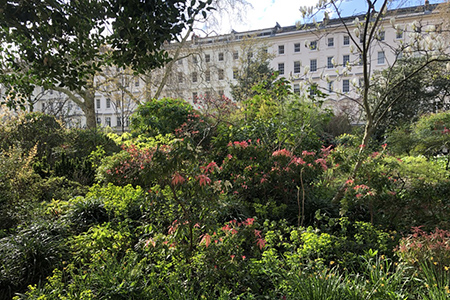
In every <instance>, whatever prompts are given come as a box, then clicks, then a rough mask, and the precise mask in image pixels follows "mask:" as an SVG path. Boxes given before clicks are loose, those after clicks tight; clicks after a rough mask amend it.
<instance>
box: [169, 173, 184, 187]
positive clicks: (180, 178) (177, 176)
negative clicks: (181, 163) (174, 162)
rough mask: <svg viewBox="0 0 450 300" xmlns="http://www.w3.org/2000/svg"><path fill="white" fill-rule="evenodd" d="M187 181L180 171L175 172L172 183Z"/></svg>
mask: <svg viewBox="0 0 450 300" xmlns="http://www.w3.org/2000/svg"><path fill="white" fill-rule="evenodd" d="M184 181H185V179H184V177H183V176H181V175H180V173H178V172H175V174H173V176H172V185H178V184H183V183H184Z"/></svg>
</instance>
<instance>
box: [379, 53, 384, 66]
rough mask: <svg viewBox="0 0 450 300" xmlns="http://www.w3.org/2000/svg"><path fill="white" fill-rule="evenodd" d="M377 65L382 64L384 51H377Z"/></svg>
mask: <svg viewBox="0 0 450 300" xmlns="http://www.w3.org/2000/svg"><path fill="white" fill-rule="evenodd" d="M378 64H379V65H382V64H384V51H378Z"/></svg>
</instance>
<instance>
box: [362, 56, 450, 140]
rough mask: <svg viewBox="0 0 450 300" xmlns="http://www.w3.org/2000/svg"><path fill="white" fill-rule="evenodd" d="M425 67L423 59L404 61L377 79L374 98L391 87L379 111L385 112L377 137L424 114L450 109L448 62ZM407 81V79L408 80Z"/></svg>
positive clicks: (376, 77) (374, 85)
mask: <svg viewBox="0 0 450 300" xmlns="http://www.w3.org/2000/svg"><path fill="white" fill-rule="evenodd" d="M422 65H424V59H423V58H410V59H403V60H401V61H400V63H399V64H397V66H395V67H394V68H388V69H386V70H384V71H382V72H381V73H380V74H377V76H375V82H374V83H373V89H371V93H373V96H372V97H374V98H377V97H379V96H378V95H379V94H380V93H381V94H383V91H384V90H386V83H387V82H388V83H389V84H390V85H391V86H392V87H395V88H393V89H392V91H391V93H390V94H388V95H387V101H385V103H384V104H383V105H382V107H380V108H378V109H380V111H382V112H383V111H384V110H386V113H385V115H384V117H383V120H382V122H380V124H379V125H378V128H377V132H376V135H377V136H378V137H380V138H381V137H382V135H384V134H385V133H386V131H388V130H389V129H392V128H395V127H398V126H404V125H409V124H411V123H412V122H416V121H417V120H418V119H419V118H420V116H421V115H423V114H428V113H435V112H438V111H445V110H447V109H449V108H450V107H449V105H448V103H447V101H445V97H446V95H448V92H449V90H450V77H449V74H448V73H446V72H445V71H443V70H445V62H438V61H436V62H432V63H429V64H426V66H425V67H424V68H423V69H422V70H421V71H420V72H417V69H418V68H419V67H420V66H422ZM405 78H407V80H405Z"/></svg>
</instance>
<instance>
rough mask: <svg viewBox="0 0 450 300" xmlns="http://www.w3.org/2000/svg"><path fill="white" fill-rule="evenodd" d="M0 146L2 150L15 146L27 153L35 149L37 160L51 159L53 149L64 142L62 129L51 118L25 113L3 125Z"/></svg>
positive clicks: (53, 118) (41, 114) (39, 114)
mask: <svg viewBox="0 0 450 300" xmlns="http://www.w3.org/2000/svg"><path fill="white" fill-rule="evenodd" d="M3 127H4V128H3V129H2V131H3V132H2V134H1V135H0V145H1V148H2V149H3V150H7V149H8V148H9V147H12V146H15V147H19V148H21V149H23V151H25V152H28V151H30V150H31V149H32V148H33V147H35V146H36V147H37V153H36V157H37V159H38V160H41V159H45V160H46V161H49V162H50V161H51V160H52V159H53V151H54V148H55V147H57V146H59V145H61V144H62V143H63V141H64V128H63V126H62V125H61V124H60V123H59V122H58V121H57V120H56V119H55V117H53V116H49V115H45V114H43V113H38V112H35V113H27V114H23V115H20V116H19V118H18V119H13V120H10V121H9V122H5V123H4V124H3Z"/></svg>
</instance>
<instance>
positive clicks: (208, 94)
mask: <svg viewBox="0 0 450 300" xmlns="http://www.w3.org/2000/svg"><path fill="white" fill-rule="evenodd" d="M205 98H206V99H211V92H210V91H206V92H205Z"/></svg>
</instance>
